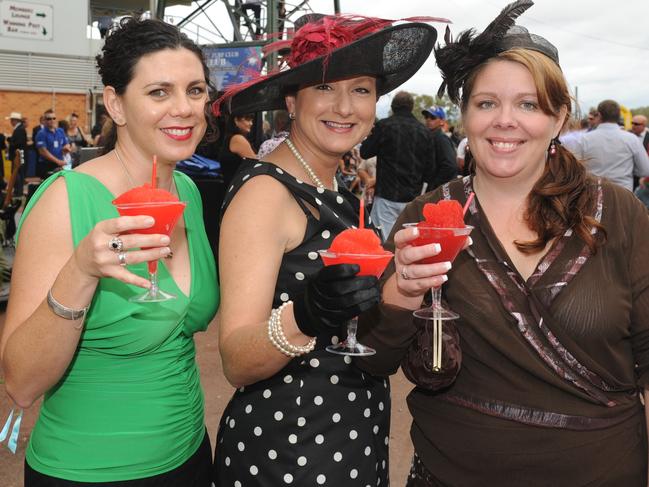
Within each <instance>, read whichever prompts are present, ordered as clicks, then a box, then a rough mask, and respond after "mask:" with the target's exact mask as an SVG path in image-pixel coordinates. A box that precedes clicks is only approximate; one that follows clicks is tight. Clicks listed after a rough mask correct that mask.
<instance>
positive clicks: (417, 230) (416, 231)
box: [412, 227, 419, 237]
mask: <svg viewBox="0 0 649 487" xmlns="http://www.w3.org/2000/svg"><path fill="white" fill-rule="evenodd" d="M412 235H413V236H414V237H419V228H417V227H412Z"/></svg>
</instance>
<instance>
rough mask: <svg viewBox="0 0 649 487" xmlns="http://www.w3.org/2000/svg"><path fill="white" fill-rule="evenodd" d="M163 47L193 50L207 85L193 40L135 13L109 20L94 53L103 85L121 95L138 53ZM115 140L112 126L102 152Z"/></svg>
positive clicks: (200, 55) (207, 77)
mask: <svg viewBox="0 0 649 487" xmlns="http://www.w3.org/2000/svg"><path fill="white" fill-rule="evenodd" d="M164 49H187V50H189V51H191V52H193V53H194V54H195V55H196V57H197V58H198V60H199V61H200V62H201V65H202V67H203V74H204V75H205V81H206V82H207V84H208V88H211V84H210V70H209V68H208V67H207V64H206V63H205V59H204V58H203V51H201V48H200V47H198V46H197V45H196V43H194V41H192V40H191V39H189V38H188V37H187V36H186V35H185V34H183V33H182V32H181V31H180V29H178V28H177V27H175V26H173V25H170V24H167V23H166V22H163V21H161V20H157V19H137V18H135V17H124V18H122V19H121V20H120V22H119V24H113V27H112V28H111V30H110V31H109V33H108V35H107V36H106V41H105V43H104V47H103V48H102V52H101V53H100V54H98V55H97V56H96V57H95V59H96V61H97V68H98V70H99V76H101V81H102V83H103V84H104V86H112V87H113V88H114V89H115V93H117V94H118V95H123V94H124V92H125V91H126V87H127V86H128V84H129V83H130V82H131V80H132V79H133V74H134V70H135V66H136V64H137V63H138V61H139V60H140V59H141V58H142V56H146V55H147V54H151V53H155V52H158V51H162V50H164ZM209 106H210V104H209V103H206V105H205V116H206V118H207V121H208V130H210V129H213V124H212V117H211V114H210V110H209ZM116 141H117V130H116V128H115V126H113V129H112V131H111V133H110V134H109V136H108V137H107V140H106V143H105V145H104V151H103V153H104V154H105V153H107V152H109V151H111V150H112V149H113V148H114V147H115V142H116Z"/></svg>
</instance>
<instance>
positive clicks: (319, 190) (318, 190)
mask: <svg viewBox="0 0 649 487" xmlns="http://www.w3.org/2000/svg"><path fill="white" fill-rule="evenodd" d="M316 191H317V192H318V193H320V194H322V193H324V188H318V189H316Z"/></svg>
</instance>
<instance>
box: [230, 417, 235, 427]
mask: <svg viewBox="0 0 649 487" xmlns="http://www.w3.org/2000/svg"><path fill="white" fill-rule="evenodd" d="M234 425H235V422H234V419H231V420H230V428H234Z"/></svg>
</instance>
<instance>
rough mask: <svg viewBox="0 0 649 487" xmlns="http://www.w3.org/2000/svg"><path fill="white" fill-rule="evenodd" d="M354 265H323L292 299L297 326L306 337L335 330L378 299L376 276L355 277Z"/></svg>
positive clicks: (356, 266) (357, 269)
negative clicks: (299, 293)
mask: <svg viewBox="0 0 649 487" xmlns="http://www.w3.org/2000/svg"><path fill="white" fill-rule="evenodd" d="M359 270H360V268H359V267H358V265H356V264H336V265H330V266H326V267H323V268H322V269H320V270H319V271H318V273H317V274H316V275H315V276H313V277H312V278H311V279H309V282H308V284H307V286H306V291H305V293H304V294H303V295H302V296H298V297H296V298H295V299H294V300H293V314H294V316H295V321H296V322H297V326H298V328H299V329H300V331H301V332H302V333H304V334H305V335H308V336H311V337H313V336H317V335H318V334H320V333H336V332H338V331H339V329H340V328H341V326H342V325H343V324H344V323H345V322H346V321H347V320H349V319H350V318H353V317H354V316H357V315H359V314H361V313H362V312H363V311H367V310H368V309H370V308H371V307H372V306H374V305H375V304H377V303H378V302H379V300H380V298H381V294H380V291H379V286H378V279H377V278H376V277H374V276H359V277H356V274H357V273H358V271H359Z"/></svg>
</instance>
